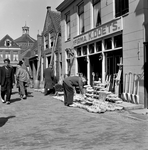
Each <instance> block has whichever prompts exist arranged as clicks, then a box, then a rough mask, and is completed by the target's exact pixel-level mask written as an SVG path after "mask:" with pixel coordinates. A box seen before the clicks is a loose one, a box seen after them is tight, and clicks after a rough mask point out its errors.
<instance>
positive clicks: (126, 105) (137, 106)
mask: <svg viewBox="0 0 148 150" xmlns="http://www.w3.org/2000/svg"><path fill="white" fill-rule="evenodd" d="M117 105H119V106H122V107H123V108H124V109H125V110H135V109H143V108H144V105H143V104H133V103H129V102H124V101H123V102H122V103H120V104H117Z"/></svg>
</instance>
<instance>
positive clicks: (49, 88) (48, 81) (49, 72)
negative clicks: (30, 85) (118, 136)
mask: <svg viewBox="0 0 148 150" xmlns="http://www.w3.org/2000/svg"><path fill="white" fill-rule="evenodd" d="M43 77H44V89H45V91H44V95H45V96H46V95H48V94H49V93H53V92H54V87H53V86H54V73H53V69H52V66H51V65H49V67H48V68H46V69H45V70H44V72H43Z"/></svg>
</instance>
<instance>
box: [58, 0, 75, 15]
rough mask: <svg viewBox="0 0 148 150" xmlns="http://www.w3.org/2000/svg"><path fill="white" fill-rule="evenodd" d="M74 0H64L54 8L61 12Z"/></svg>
mask: <svg viewBox="0 0 148 150" xmlns="http://www.w3.org/2000/svg"><path fill="white" fill-rule="evenodd" d="M74 1H75V0H64V1H63V2H62V3H61V4H60V5H59V6H58V7H57V8H56V9H57V10H58V11H60V12H62V11H63V10H64V9H66V8H67V7H68V6H69V5H70V4H71V3H73V2H74Z"/></svg>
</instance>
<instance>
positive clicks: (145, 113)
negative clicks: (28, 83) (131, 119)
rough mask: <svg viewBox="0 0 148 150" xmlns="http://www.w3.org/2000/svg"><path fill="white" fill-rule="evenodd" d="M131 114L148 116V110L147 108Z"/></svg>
mask: <svg viewBox="0 0 148 150" xmlns="http://www.w3.org/2000/svg"><path fill="white" fill-rule="evenodd" d="M130 112H131V113H135V114H141V115H147V114H148V109H147V108H144V109H135V110H130Z"/></svg>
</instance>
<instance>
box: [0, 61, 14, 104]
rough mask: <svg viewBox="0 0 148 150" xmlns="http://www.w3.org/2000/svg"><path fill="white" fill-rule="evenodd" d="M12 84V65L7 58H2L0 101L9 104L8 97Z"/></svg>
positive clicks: (9, 96)
mask: <svg viewBox="0 0 148 150" xmlns="http://www.w3.org/2000/svg"><path fill="white" fill-rule="evenodd" d="M14 84H15V78H14V70H13V67H10V60H9V59H4V66H2V67H1V68H0V86H1V87H0V88H1V101H2V103H6V104H10V98H11V93H12V88H13V86H14ZM5 96H6V99H5Z"/></svg>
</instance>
